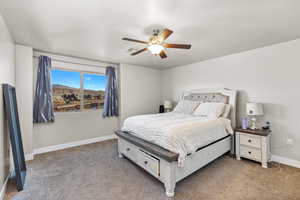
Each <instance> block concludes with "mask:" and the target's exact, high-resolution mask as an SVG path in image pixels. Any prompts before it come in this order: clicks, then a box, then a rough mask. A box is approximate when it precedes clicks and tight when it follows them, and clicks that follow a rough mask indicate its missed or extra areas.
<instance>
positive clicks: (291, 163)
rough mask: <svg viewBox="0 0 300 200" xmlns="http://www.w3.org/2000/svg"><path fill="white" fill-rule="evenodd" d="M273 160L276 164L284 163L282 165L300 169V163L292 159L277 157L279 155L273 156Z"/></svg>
mask: <svg viewBox="0 0 300 200" xmlns="http://www.w3.org/2000/svg"><path fill="white" fill-rule="evenodd" d="M271 160H272V161H274V162H278V163H282V164H285V165H289V166H292V167H297V168H300V161H298V160H293V159H290V158H286V157H282V156H277V155H272V158H271Z"/></svg>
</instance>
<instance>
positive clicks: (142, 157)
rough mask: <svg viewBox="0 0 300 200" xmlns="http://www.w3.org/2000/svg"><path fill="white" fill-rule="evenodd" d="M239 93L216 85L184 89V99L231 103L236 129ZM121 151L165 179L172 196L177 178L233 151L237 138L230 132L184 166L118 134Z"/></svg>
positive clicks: (150, 171)
mask: <svg viewBox="0 0 300 200" xmlns="http://www.w3.org/2000/svg"><path fill="white" fill-rule="evenodd" d="M236 96H237V92H236V91H235V90H230V89H225V88H213V89H199V90H192V91H188V92H185V93H184V94H183V96H182V99H189V100H195V101H197V100H201V101H206V102H224V103H227V104H229V105H230V106H231V112H230V117H229V118H230V120H231V125H232V128H233V129H234V128H235V126H236ZM118 151H119V157H123V155H124V156H126V157H127V158H129V159H130V160H132V161H133V162H135V163H136V164H138V165H139V166H141V167H142V168H144V169H145V170H146V171H148V172H149V173H150V174H152V175H153V176H154V177H156V178H157V179H158V180H160V181H161V182H162V183H164V186H165V189H166V195H167V196H168V197H173V196H174V194H175V193H174V191H175V185H176V183H177V182H178V181H180V180H182V179H183V178H185V177H187V176H188V175H190V174H192V173H193V172H195V171H196V170H198V169H200V168H202V167H203V166H205V165H207V164H208V163H210V162H211V161H213V160H215V159H216V158H218V157H220V156H221V155H223V154H225V153H227V152H229V151H231V153H232V154H233V152H234V141H233V137H232V136H231V137H227V138H224V139H222V140H220V141H218V142H215V143H213V144H211V145H208V146H207V147H205V148H202V149H201V150H199V151H197V152H196V153H194V154H191V155H189V156H188V157H187V159H186V160H185V162H184V166H183V167H179V166H178V162H177V161H173V162H168V161H167V160H165V159H163V158H161V157H160V156H158V155H154V154H153V153H149V152H148V151H147V150H145V149H144V148H141V147H139V146H137V145H135V144H133V143H130V142H129V141H126V140H125V139H123V138H122V137H118Z"/></svg>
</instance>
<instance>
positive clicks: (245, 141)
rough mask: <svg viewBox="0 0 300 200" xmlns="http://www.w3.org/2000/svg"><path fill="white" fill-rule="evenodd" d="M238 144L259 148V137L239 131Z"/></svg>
mask: <svg viewBox="0 0 300 200" xmlns="http://www.w3.org/2000/svg"><path fill="white" fill-rule="evenodd" d="M240 144H242V145H247V146H251V147H256V148H261V139H260V137H256V136H253V135H249V134H245V133H240Z"/></svg>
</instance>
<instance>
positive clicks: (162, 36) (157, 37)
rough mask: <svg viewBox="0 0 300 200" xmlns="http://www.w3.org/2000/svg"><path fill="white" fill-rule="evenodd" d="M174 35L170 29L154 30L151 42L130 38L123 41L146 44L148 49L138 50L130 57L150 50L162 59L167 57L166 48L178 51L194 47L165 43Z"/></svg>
mask: <svg viewBox="0 0 300 200" xmlns="http://www.w3.org/2000/svg"><path fill="white" fill-rule="evenodd" d="M172 33H173V31H171V30H169V29H164V30H162V31H159V30H153V36H151V37H150V39H149V41H148V42H146V41H141V40H135V39H130V38H122V40H127V41H130V42H138V43H142V44H146V45H147V47H146V48H143V49H141V50H138V51H136V52H134V53H132V54H130V55H132V56H135V55H137V54H139V53H142V52H144V51H146V50H149V51H150V52H151V53H152V54H154V55H159V56H160V57H161V58H162V59H164V58H166V57H167V54H166V52H165V51H164V49H165V48H177V49H190V48H191V47H192V45H190V44H168V43H165V40H166V39H167V38H168V37H169V36H170V35H171V34H172Z"/></svg>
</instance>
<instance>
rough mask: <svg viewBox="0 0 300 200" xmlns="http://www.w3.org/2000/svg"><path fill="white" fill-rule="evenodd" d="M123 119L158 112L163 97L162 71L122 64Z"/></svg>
mask: <svg viewBox="0 0 300 200" xmlns="http://www.w3.org/2000/svg"><path fill="white" fill-rule="evenodd" d="M120 87H121V110H120V111H121V119H120V121H121V122H123V120H124V119H126V118H127V117H129V116H132V115H139V114H149V113H157V112H158V109H159V104H160V99H161V71H160V70H156V69H150V68H146V67H142V66H136V65H128V64H121V66H120Z"/></svg>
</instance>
